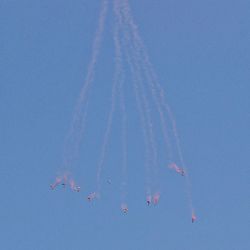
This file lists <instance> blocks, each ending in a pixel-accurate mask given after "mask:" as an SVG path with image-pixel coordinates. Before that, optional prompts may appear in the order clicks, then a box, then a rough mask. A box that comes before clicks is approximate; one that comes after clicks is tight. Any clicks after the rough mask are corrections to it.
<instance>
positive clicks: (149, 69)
mask: <svg viewBox="0 0 250 250" xmlns="http://www.w3.org/2000/svg"><path fill="white" fill-rule="evenodd" d="M123 3H124V14H125V16H126V19H127V22H128V23H129V25H130V28H131V30H132V33H133V38H134V42H135V44H136V46H137V49H138V50H140V51H141V53H142V55H143V60H144V63H145V64H144V65H145V70H146V73H147V75H148V77H150V78H151V81H149V82H150V84H151V89H152V91H153V95H154V96H155V97H154V98H155V99H157V98H156V93H157V91H158V96H159V98H160V101H161V102H160V103H161V106H162V107H163V108H164V109H165V111H166V112H167V114H168V116H169V118H170V120H171V123H172V124H171V125H172V129H173V133H174V137H175V141H176V147H177V151H178V155H179V158H180V162H181V164H182V168H183V169H184V170H185V172H186V175H185V177H186V184H187V189H186V191H187V195H188V199H189V206H190V210H191V213H192V214H194V209H193V204H192V195H191V183H190V179H189V176H188V174H187V168H186V165H185V162H184V158H183V154H182V150H181V147H180V140H179V135H178V133H177V127H176V122H175V119H174V117H173V114H172V112H171V109H170V107H169V105H168V104H167V102H166V100H165V96H164V91H163V89H162V87H161V86H160V84H159V82H158V80H157V77H156V73H155V71H154V68H153V66H152V63H151V62H150V60H149V56H148V53H147V50H146V48H145V45H144V43H143V42H142V39H141V37H140V36H139V33H138V31H137V27H136V25H135V23H134V21H133V17H132V15H131V11H130V7H129V4H128V0H124V2H123ZM157 106H158V107H159V104H157Z"/></svg>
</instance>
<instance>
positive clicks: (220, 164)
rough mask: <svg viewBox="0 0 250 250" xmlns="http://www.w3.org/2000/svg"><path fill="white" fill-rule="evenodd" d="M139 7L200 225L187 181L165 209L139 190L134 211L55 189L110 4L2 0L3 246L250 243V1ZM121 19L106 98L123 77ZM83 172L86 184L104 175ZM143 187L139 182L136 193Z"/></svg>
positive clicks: (142, 247)
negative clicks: (118, 55) (117, 70)
mask: <svg viewBox="0 0 250 250" xmlns="http://www.w3.org/2000/svg"><path fill="white" fill-rule="evenodd" d="M130 2H131V5H132V10H133V14H134V17H135V20H136V22H137V24H138V26H139V30H140V34H141V36H142V37H143V39H144V41H145V44H146V46H147V48H148V51H149V54H150V57H151V60H152V62H153V64H154V66H155V69H156V71H157V73H158V75H159V79H160V82H161V84H162V86H163V88H164V89H165V91H166V92H167V96H168V100H169V103H170V105H171V107H172V109H173V111H174V114H175V116H176V120H177V125H178V128H179V133H180V138H181V144H182V148H183V152H184V156H185V159H186V162H187V165H188V166H189V171H190V177H191V180H192V189H193V198H194V206H195V209H196V212H197V215H198V218H199V220H198V221H197V223H195V224H191V223H190V218H189V215H188V209H187V204H186V203H187V202H186V200H185V194H184V192H183V190H182V187H180V188H179V186H178V185H179V184H180V185H182V184H181V182H180V181H178V180H177V179H174V180H172V182H173V185H175V186H176V189H177V190H176V194H177V195H175V190H171V191H170V192H166V194H164V195H163V197H162V201H161V203H160V204H159V206H158V207H156V208H149V209H148V208H147V207H145V205H144V204H143V202H144V200H143V199H144V197H142V198H141V202H140V200H139V201H138V199H137V198H136V199H135V198H133V196H130V207H131V209H130V212H129V214H127V215H126V216H124V215H123V214H121V212H120V210H119V209H117V210H116V209H115V202H114V201H113V199H112V197H110V196H108V195H106V200H105V197H104V198H103V199H102V200H100V202H97V203H95V204H87V202H86V201H85V197H84V195H83V194H76V193H71V192H67V191H66V192H60V190H57V191H56V192H51V190H50V189H49V184H50V183H51V181H53V179H54V177H55V175H56V172H57V170H58V166H59V165H60V163H61V153H62V145H63V142H64V138H65V135H66V134H67V131H68V127H69V124H70V121H71V118H72V111H73V109H74V106H75V102H76V100H77V98H78V94H79V91H80V89H81V86H82V84H83V81H84V77H85V74H86V69H87V65H88V61H89V58H90V52H91V44H92V40H93V36H94V32H95V29H96V24H97V17H98V13H99V7H100V1H97V0H93V1H90V0H89V1H86V0H75V1H65V0H60V1H59V0H54V1H51V0H50V1H49V0H43V1H39V0H0V117H1V120H0V175H1V181H0V197H1V204H0V232H1V233H0V238H1V240H0V248H1V249H4V250H40V249H41V250H44V249H46V250H52V249H53V250H55V249H60V250H72V249H73V250H80V249H88V250H99V249H108V250H112V249H119V250H125V249H126V250H130V249H132V250H166V249H170V250H248V249H250V239H249V230H250V210H249V209H250V181H249V178H250V170H249V169H250V168H249V152H250V142H249V140H250V130H249V124H250V109H249V108H250V98H249V97H250V74H249V73H250V71H249V70H250V48H249V38H250V32H249V24H250V2H249V1H248V0H238V1H236V0H235V1H233V0H227V1H226V0H220V1H218V0H217V1H216V0H207V1H205V0H204V1H200V0H191V1H185V0H177V1H172V0H155V1H154V0H142V1H140V0H138V1H136V0H131V1H130ZM110 20H111V19H110V12H109V19H108V22H107V26H106V30H105V35H104V41H103V47H102V52H101V53H102V54H101V57H100V60H99V64H98V65H99V66H98V75H97V77H96V82H97V83H99V84H100V86H101V87H100V96H101V93H102V91H104V90H105V89H106V86H107V85H104V83H105V84H109V77H108V75H109V73H110V72H112V64H111V62H112V58H111V59H110V56H109V55H110V54H111V53H113V52H112V51H113V44H112V43H111V42H112V40H111V38H110V37H111V35H112V27H113V26H112V23H111V21H110ZM109 61H110V64H109V63H107V62H109ZM102 86H103V87H102ZM93 108H94V107H93ZM98 124H99V123H98V118H96V121H94V122H93V125H92V126H93V128H94V129H96V133H97V134H98V133H99V127H98ZM92 150H93V149H92ZM85 154H86V152H85ZM89 154H90V156H91V155H93V154H94V152H92V151H90V152H89ZM90 158H91V157H90ZM92 158H93V157H92ZM85 164H86V165H87V164H90V162H87V163H86V162H84V161H83V159H82V162H81V166H82V168H84V165H85ZM135 165H136V163H135ZM94 167H95V166H93V168H94ZM115 167H116V166H111V167H110V169H111V170H113V169H115ZM135 167H136V166H133V167H132V169H133V168H135ZM132 169H131V170H130V175H131V176H133V170H132ZM82 172H83V171H82V170H81V169H80V170H78V172H77V171H76V173H77V175H76V179H77V181H79V183H80V184H81V185H82V186H83V187H84V185H85V184H84V183H82V180H83V179H85V180H86V179H87V182H88V181H89V180H91V178H92V177H93V176H92V174H89V176H88V175H87V176H86V175H85V176H83V173H82ZM132 179H133V178H132ZM175 181H176V182H175ZM89 182H90V183H91V181H89ZM177 186H178V187H177ZM140 188H142V187H141V186H139V184H138V183H137V182H136V181H135V182H132V181H131V185H130V186H129V191H130V194H131V193H133V191H134V190H137V189H140ZM107 191H109V190H107ZM107 194H108V192H107ZM114 199H117V198H114Z"/></svg>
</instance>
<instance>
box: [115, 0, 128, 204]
mask: <svg viewBox="0 0 250 250" xmlns="http://www.w3.org/2000/svg"><path fill="white" fill-rule="evenodd" d="M113 10H114V14H115V30H114V44H115V62H116V65H115V67H116V69H115V70H116V72H117V74H118V75H121V76H120V84H119V96H120V108H121V115H122V125H121V126H122V183H121V192H122V194H121V196H122V197H121V199H122V201H121V202H122V204H123V203H125V204H126V196H127V164H128V163H127V154H128V152H127V113H126V106H125V101H124V93H123V91H124V88H123V85H124V69H123V67H122V65H123V64H122V52H121V41H120V39H119V32H118V31H120V29H121V20H120V16H119V3H118V1H117V0H114V9H113Z"/></svg>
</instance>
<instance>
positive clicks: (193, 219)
mask: <svg viewBox="0 0 250 250" xmlns="http://www.w3.org/2000/svg"><path fill="white" fill-rule="evenodd" d="M191 219H192V223H194V222H195V221H196V219H197V218H196V216H195V215H194V214H192V217H191Z"/></svg>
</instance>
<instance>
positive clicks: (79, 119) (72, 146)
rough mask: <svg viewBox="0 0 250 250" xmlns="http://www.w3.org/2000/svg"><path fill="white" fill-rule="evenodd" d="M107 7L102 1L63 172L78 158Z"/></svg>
mask: <svg viewBox="0 0 250 250" xmlns="http://www.w3.org/2000/svg"><path fill="white" fill-rule="evenodd" d="M107 6H108V1H107V0H103V2H102V6H101V11H100V15H99V21H98V28H97V31H96V34H95V38H94V42H93V46H92V56H91V60H90V63H89V65H88V70H87V75H86V78H85V81H84V85H83V87H82V89H81V92H80V97H79V99H78V101H77V105H76V108H75V111H74V115H73V120H72V123H71V127H70V130H69V133H68V135H67V137H66V139H65V146H64V155H63V157H64V160H63V166H62V167H63V170H64V171H65V169H68V168H70V167H72V166H71V165H72V162H73V160H75V158H77V157H78V152H79V146H80V142H81V139H82V136H83V133H84V128H85V121H86V117H87V110H88V109H87V98H88V92H89V89H90V86H91V85H92V83H93V80H94V75H95V66H96V62H97V58H98V55H99V50H100V46H101V41H102V36H103V30H104V24H105V19H106V14H107Z"/></svg>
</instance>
